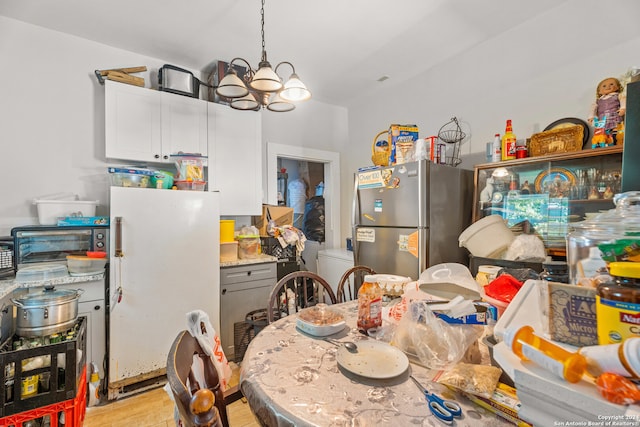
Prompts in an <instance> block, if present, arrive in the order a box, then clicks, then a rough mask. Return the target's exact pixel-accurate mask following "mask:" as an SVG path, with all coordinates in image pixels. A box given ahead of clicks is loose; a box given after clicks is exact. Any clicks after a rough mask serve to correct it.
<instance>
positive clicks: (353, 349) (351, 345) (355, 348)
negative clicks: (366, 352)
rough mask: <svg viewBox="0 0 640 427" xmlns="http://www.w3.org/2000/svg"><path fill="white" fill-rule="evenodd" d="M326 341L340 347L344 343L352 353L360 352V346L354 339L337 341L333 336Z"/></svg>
mask: <svg viewBox="0 0 640 427" xmlns="http://www.w3.org/2000/svg"><path fill="white" fill-rule="evenodd" d="M324 340H325V341H327V342H329V343H331V344H333V345H335V346H337V347H340V346H341V345H343V346H344V347H345V348H346V349H347V350H348V351H349V352H350V353H357V352H358V346H357V345H356V343H354V342H352V341H337V340H333V339H331V338H325V339H324Z"/></svg>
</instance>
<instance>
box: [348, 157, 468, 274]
mask: <svg viewBox="0 0 640 427" xmlns="http://www.w3.org/2000/svg"><path fill="white" fill-rule="evenodd" d="M472 200H473V172H472V171H471V170H465V169H460V168H455V167H452V166H448V165H440V164H434V163H431V162H428V161H426V160H422V161H419V162H412V163H405V164H401V165H396V166H390V167H386V168H375V169H373V168H372V169H368V170H360V171H358V172H357V173H356V174H355V187H354V199H353V217H352V225H353V236H352V237H353V250H354V262H355V264H356V265H367V266H369V267H371V268H373V269H374V270H375V271H376V272H377V273H384V274H397V275H402V276H409V277H411V278H412V279H414V280H415V279H417V278H418V277H419V275H420V273H421V272H422V271H424V270H425V269H426V268H427V267H430V266H432V265H435V264H440V263H444V262H458V263H461V264H464V265H468V262H469V259H468V255H467V252H466V250H465V249H464V248H460V247H459V245H458V236H459V235H460V233H461V232H462V231H463V230H464V229H465V228H467V227H468V226H469V225H470V224H471V213H472V212H471V210H472Z"/></svg>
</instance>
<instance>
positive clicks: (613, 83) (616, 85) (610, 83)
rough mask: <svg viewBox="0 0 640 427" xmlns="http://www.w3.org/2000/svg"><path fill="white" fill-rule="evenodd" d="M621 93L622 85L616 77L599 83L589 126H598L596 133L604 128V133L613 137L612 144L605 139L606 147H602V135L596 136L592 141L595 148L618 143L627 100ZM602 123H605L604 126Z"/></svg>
mask: <svg viewBox="0 0 640 427" xmlns="http://www.w3.org/2000/svg"><path fill="white" fill-rule="evenodd" d="M621 92H622V85H621V84H620V81H619V80H618V79H616V78H615V77H607V78H606V79H604V80H602V81H601V82H600V83H598V87H597V89H596V101H595V102H594V103H593V104H592V105H591V113H590V114H589V118H588V121H589V124H591V125H594V126H596V131H597V130H598V129H599V128H601V127H602V128H603V129H604V133H605V134H606V135H608V136H610V137H611V140H612V143H611V144H608V138H605V142H604V145H602V144H603V141H602V134H601V133H600V134H599V135H595V134H594V138H593V140H592V146H593V147H594V148H595V147H602V146H604V147H607V146H609V145H613V144H615V142H616V131H617V130H618V125H620V124H621V123H623V122H624V118H623V116H624V114H625V112H626V98H625V96H624V95H623V94H622V93H621ZM601 121H604V124H602V123H601ZM596 136H597V139H598V140H597V141H596Z"/></svg>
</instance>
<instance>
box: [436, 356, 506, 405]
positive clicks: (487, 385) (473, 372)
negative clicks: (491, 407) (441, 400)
mask: <svg viewBox="0 0 640 427" xmlns="http://www.w3.org/2000/svg"><path fill="white" fill-rule="evenodd" d="M500 375H502V370H501V369H500V368H497V367H495V366H490V365H474V364H470V363H458V364H457V365H456V366H454V367H453V368H451V369H450V370H448V371H445V372H444V373H443V374H442V375H440V377H438V378H436V381H437V382H439V383H441V384H445V385H448V386H451V387H454V388H457V389H458V390H462V391H464V392H466V393H471V394H475V395H476V396H482V397H486V398H487V399H490V398H491V396H492V395H493V391H494V390H495V389H496V386H497V385H498V380H499V378H500Z"/></svg>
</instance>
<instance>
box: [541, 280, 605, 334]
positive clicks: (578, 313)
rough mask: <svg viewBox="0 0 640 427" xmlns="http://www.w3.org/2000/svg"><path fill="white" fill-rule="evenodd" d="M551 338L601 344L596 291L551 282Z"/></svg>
mask: <svg viewBox="0 0 640 427" xmlns="http://www.w3.org/2000/svg"><path fill="white" fill-rule="evenodd" d="M547 289H548V296H549V338H551V339H552V340H554V341H559V342H563V343H566V344H571V345H575V346H579V347H582V346H588V345H598V333H597V325H596V290H595V289H593V288H585V287H583V286H575V285H566V284H563V283H556V282H549V283H548V285H547Z"/></svg>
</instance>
